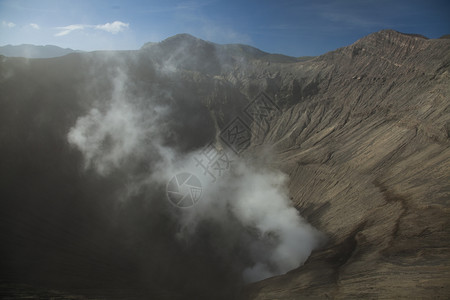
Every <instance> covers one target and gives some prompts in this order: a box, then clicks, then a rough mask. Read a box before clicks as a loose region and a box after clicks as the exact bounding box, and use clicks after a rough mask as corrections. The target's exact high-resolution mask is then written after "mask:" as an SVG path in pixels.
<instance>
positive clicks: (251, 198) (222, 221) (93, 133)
mask: <svg viewBox="0 0 450 300" xmlns="http://www.w3.org/2000/svg"><path fill="white" fill-rule="evenodd" d="M127 85H128V80H127V78H126V76H125V75H124V74H123V73H119V75H118V76H116V77H115V79H114V92H113V95H112V99H111V101H110V103H109V104H108V106H107V107H106V109H104V110H103V111H102V110H101V109H99V108H94V109H92V110H91V111H90V112H89V113H88V114H87V115H85V116H82V117H80V118H79V119H78V120H77V121H76V124H75V125H74V126H73V127H72V128H71V130H70V132H69V133H68V141H69V142H70V144H72V145H73V146H75V147H76V148H78V149H79V150H80V151H81V152H82V153H83V156H84V159H85V162H86V167H93V168H95V170H97V171H98V172H99V173H100V174H103V175H107V174H108V173H109V172H111V171H113V170H114V169H116V168H121V167H122V166H123V165H124V164H126V163H127V162H128V161H129V160H133V159H136V157H138V158H139V157H143V156H145V155H146V153H148V152H149V151H148V149H150V148H151V149H153V151H156V153H157V154H158V161H157V163H155V162H154V165H153V166H151V168H150V171H149V174H147V175H146V178H145V180H140V181H139V182H138V183H135V184H139V185H161V184H165V183H166V182H167V181H168V180H169V179H170V178H171V177H172V176H173V175H175V174H177V173H178V172H179V171H188V172H191V173H193V174H196V175H198V177H199V178H200V179H201V181H202V186H203V191H204V192H203V197H202V199H201V200H200V201H199V202H198V204H197V205H195V206H194V207H192V208H190V209H184V210H182V211H181V212H178V213H177V220H176V222H179V223H180V225H181V229H180V232H179V236H178V237H179V238H182V239H187V240H189V239H191V238H192V237H195V235H196V227H197V225H198V224H200V223H201V222H202V221H205V220H208V221H212V222H215V223H217V224H219V225H220V226H221V227H222V228H223V231H224V232H227V226H230V224H231V222H233V224H236V223H237V224H238V225H239V226H240V227H241V228H242V230H243V231H245V232H247V236H248V237H249V238H247V239H246V244H242V245H240V246H241V247H242V248H245V249H246V251H247V252H248V254H249V256H250V261H249V262H248V263H247V264H246V265H245V266H244V267H242V272H243V274H242V276H243V279H244V280H245V281H246V282H253V281H257V280H261V279H264V278H267V277H270V276H274V275H278V274H283V273H285V272H287V271H289V270H291V269H294V268H297V267H299V266H300V265H301V264H303V263H304V261H305V260H306V259H307V258H308V256H309V255H310V253H311V251H312V250H313V249H315V248H316V247H317V246H319V244H320V242H321V235H320V233H319V232H318V231H317V230H315V229H314V228H313V227H312V226H310V225H309V224H307V223H306V222H305V221H304V220H303V218H302V217H301V216H300V215H299V213H298V212H297V210H296V209H295V208H294V207H293V206H292V205H291V203H290V200H289V197H288V190H287V181H288V177H287V175H285V174H284V173H282V172H280V171H278V170H273V169H269V168H267V167H264V166H258V165H255V164H249V163H247V162H245V161H244V160H243V159H240V158H234V162H233V166H232V169H231V170H230V171H229V172H228V173H226V174H224V175H223V176H222V177H219V178H218V179H217V182H215V183H211V181H210V180H209V178H207V177H205V176H202V171H201V169H198V168H197V167H196V166H195V163H194V161H193V159H192V158H193V156H196V155H199V152H191V153H177V151H176V150H174V149H172V148H168V147H167V146H165V145H163V144H162V142H161V135H162V133H161V130H162V129H161V128H160V127H159V126H158V125H157V124H160V123H159V122H157V120H161V119H164V117H165V116H166V115H167V114H165V113H163V112H166V108H165V107H161V106H159V105H158V104H157V103H156V102H155V101H153V102H152V100H151V99H145V101H146V102H147V104H148V102H150V103H151V105H147V106H146V107H152V108H151V109H149V110H147V111H145V110H142V109H141V107H139V105H138V104H136V102H135V101H131V100H130V98H128V97H127V88H126V87H127ZM131 177H132V176H131ZM161 201H163V200H161ZM164 201H165V199H164ZM173 209H174V210H176V209H177V208H173ZM232 238H233V237H231V239H232ZM230 242H236V241H230Z"/></svg>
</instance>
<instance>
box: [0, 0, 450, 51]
mask: <svg viewBox="0 0 450 300" xmlns="http://www.w3.org/2000/svg"><path fill="white" fill-rule="evenodd" d="M0 22H1V24H0V45H6V44H13V45H18V44H36V45H47V44H52V45H57V46H60V47H64V48H65V47H68V48H72V49H78V50H88V51H90V50H110V49H115V50H116V49H117V50H119V49H138V48H140V47H141V46H142V45H143V44H144V43H146V42H149V41H153V42H157V41H160V40H162V39H165V38H167V37H169V36H172V35H174V34H177V33H190V34H192V35H194V36H197V37H199V38H202V39H205V40H209V41H213V42H217V43H244V44H249V45H252V46H255V47H257V48H260V49H261V50H264V51H267V52H272V53H283V54H287V55H292V56H304V55H319V54H323V53H325V52H327V51H331V50H334V49H336V48H339V47H342V46H346V45H349V44H351V43H353V42H354V41H356V40H357V39H359V38H361V37H363V36H365V35H367V34H369V33H372V32H375V31H378V30H381V29H386V28H392V29H395V30H398V31H401V32H408V33H419V34H423V35H425V36H428V37H430V38H437V37H440V36H442V35H444V34H448V33H450V1H448V0H447V1H437V0H427V1H415V0H411V1H404V0H399V1H383V0H379V1H375V0H363V1H355V0H340V1H339V0H335V1H320V0H319V1H292V0H279V1H275V0H272V1H269V0H259V1H256V0H255V1H253V0H249V1H245V0H242V1H235V0H230V1H215V0H204V1H203V0H193V1H171V0H166V1H162V0H161V1H152V0H150V1H143V0H142V1H132V0H128V1H121V0H110V1H105V0H98V1H94V0H75V1H74V0H70V1H67V0H39V1H30V0H29V1H26V0H0Z"/></svg>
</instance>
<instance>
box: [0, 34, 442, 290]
mask: <svg viewBox="0 0 450 300" xmlns="http://www.w3.org/2000/svg"><path fill="white" fill-rule="evenodd" d="M449 69H450V40H448V39H437V40H432V39H426V38H424V37H420V36H414V35H406V34H401V33H398V32H395V31H392V30H384V31H380V32H378V33H374V34H371V35H369V36H367V37H365V38H363V39H361V40H359V41H357V42H356V43H354V44H353V45H350V46H348V47H344V48H341V49H338V50H336V51H333V52H330V53H327V54H325V55H322V56H319V57H316V58H311V59H307V60H302V59H297V58H291V57H286V56H282V55H272V54H267V53H265V52H263V51H260V50H258V49H255V48H252V47H249V46H245V45H217V44H213V43H209V42H205V41H202V40H200V39H196V38H194V37H192V36H189V35H177V36H174V37H172V38H169V39H167V40H165V41H163V42H161V43H155V44H147V45H145V46H144V47H143V48H142V49H141V50H139V51H123V52H95V53H80V54H78V53H76V54H70V55H67V56H65V57H60V58H53V59H41V60H25V59H20V58H5V57H2V58H1V61H0V76H1V77H0V95H1V96H0V105H1V109H0V129H1V130H0V141H1V145H2V147H1V148H0V155H1V157H2V160H1V162H0V163H1V168H0V178H1V181H0V187H1V190H2V191H3V195H4V197H1V198H2V200H1V202H0V206H1V207H0V220H1V222H2V226H1V234H2V249H1V251H2V255H1V257H2V260H1V265H0V269H1V270H2V277H1V279H2V280H6V281H7V282H13V283H27V284H31V285H33V286H38V287H41V286H42V287H49V288H52V289H53V288H62V289H69V290H73V289H74V290H75V292H77V293H81V294H86V295H91V296H92V295H94V296H96V297H101V296H102V295H104V296H105V297H112V295H113V294H114V293H117V290H121V292H120V294H121V295H122V294H123V295H124V296H123V298H132V297H135V298H139V297H141V298H148V297H153V298H160V299H193V298H196V299H201V298H204V299H233V298H238V297H241V298H245V299H293V298H294V299H297V298H306V299H308V298H319V299H323V298H327V297H329V298H342V299H349V298H354V299H361V298H363V297H368V298H386V299H391V298H398V297H408V298H411V297H419V298H420V297H424V298H427V297H431V298H439V297H441V298H445V297H446V295H448V294H449V292H450V291H449V286H448V284H447V282H448V281H449V279H450V266H449V255H448V253H449V252H448V250H449V242H448V241H449V237H450V234H449V231H448V230H449V228H450V226H449V224H448V222H449V221H448V220H449V219H450V218H449V208H448V201H449V185H448V182H449V179H450V178H449V174H450V165H449V162H450V161H449V160H450V150H449V135H450V134H449V132H450V115H449V101H448V100H449V98H450V97H449V95H450V90H449V89H450V88H449V86H450V85H449V83H450V78H449V76H450V75H449V71H450V70H449ZM261 92H264V93H266V94H267V95H269V96H270V97H271V98H272V99H273V101H274V102H275V103H276V104H277V105H278V107H279V108H280V111H281V113H280V114H279V115H274V116H272V117H271V119H270V121H269V122H268V123H267V124H266V125H267V126H265V127H258V126H257V124H250V126H252V129H253V135H252V141H251V143H250V146H249V147H248V148H247V149H246V150H245V151H244V152H243V153H242V154H241V156H242V157H244V158H250V160H251V158H254V157H257V156H259V155H260V154H261V153H270V154H267V155H268V156H266V157H265V160H263V162H264V166H263V167H269V166H270V168H273V169H280V170H282V171H284V172H285V173H286V174H288V175H289V198H290V199H291V200H292V204H293V205H294V206H295V207H296V208H297V209H298V211H299V212H300V214H301V215H302V216H303V217H305V218H306V220H307V221H308V222H309V223H310V224H312V225H313V226H314V227H315V228H317V229H319V230H320V231H321V232H323V233H324V234H325V235H326V236H327V241H326V244H325V245H323V246H322V248H320V249H317V250H316V251H314V252H313V253H312V255H311V256H310V257H309V259H308V260H307V261H306V263H305V264H304V265H303V266H301V267H299V268H297V269H295V270H293V271H291V272H289V273H287V274H285V275H281V276H277V277H274V278H270V279H266V280H264V281H261V282H257V283H254V284H251V285H248V286H245V287H244V288H243V281H242V278H241V274H242V271H243V269H245V268H247V267H249V266H251V265H252V260H251V254H252V253H251V252H252V250H251V249H250V248H249V247H248V243H249V242H253V241H254V240H255V239H258V238H260V239H261V240H262V241H263V242H262V243H264V239H268V241H269V243H274V242H277V233H276V232H275V233H274V234H272V235H271V234H269V235H268V236H264V235H261V234H260V233H258V231H257V230H256V229H255V228H253V227H252V226H243V225H242V224H241V223H239V218H238V217H237V216H236V215H233V213H232V212H230V211H227V215H226V216H227V217H226V218H225V219H223V220H226V222H225V221H223V220H222V221H223V222H218V221H217V220H216V219H214V218H215V216H216V215H217V214H219V213H217V212H214V211H210V214H208V216H210V217H209V218H204V220H203V221H202V222H200V224H198V227H197V229H196V231H195V235H193V237H191V239H190V240H189V243H184V242H183V241H181V242H180V239H179V232H180V227H183V226H181V225H182V224H181V223H179V219H180V218H181V216H182V213H179V212H178V211H177V210H176V209H175V208H174V207H173V206H171V205H170V204H168V201H167V200H166V199H165V194H164V189H165V185H164V184H162V185H161V184H152V185H148V184H147V185H144V184H142V182H145V181H146V180H145V179H146V178H148V174H149V173H152V172H153V168H157V166H160V165H161V161H164V157H163V155H161V153H160V152H158V151H159V150H160V149H161V148H164V149H170V152H171V153H175V154H176V156H182V155H185V154H187V153H190V152H192V151H196V150H198V149H201V148H202V147H204V146H205V145H208V144H209V143H210V142H211V141H216V142H217V143H219V142H220V141H219V139H218V138H217V133H218V132H220V130H221V129H223V128H224V127H225V126H226V125H227V124H229V122H230V121H231V120H233V118H234V117H236V116H240V115H241V114H242V111H243V109H244V108H245V107H246V105H247V104H248V103H249V102H250V101H251V100H252V99H254V97H255V96H257V95H258V94H259V93H261ZM152 120H155V121H152ZM74 128H75V129H79V131H76V130H75V131H74ZM153 128H157V131H156V132H155V130H154V129H153ZM79 132H81V133H83V135H77V133H79ZM70 133H72V134H70ZM123 133H124V134H123ZM156 133H157V134H156ZM80 137H82V138H80ZM83 141H88V143H83ZM136 141H138V142H136ZM155 141H157V143H158V147H153V146H152V145H154V143H155ZM74 145H76V146H78V148H77V147H74ZM223 146H224V145H223ZM268 149H270V151H269V150H268ZM85 166H87V168H85ZM267 186H270V184H268V185H267ZM234 188H235V186H233V189H234ZM219 195H222V194H219ZM223 195H233V191H232V190H227V189H226V187H224V190H223ZM223 198H225V196H223V197H222V196H220V197H218V199H219V202H218V203H223V201H224V199H223ZM220 201H222V202H220ZM255 203H257V202H255ZM218 207H219V208H220V206H218ZM193 209H195V207H194V208H193ZM253 209H254V210H258V207H253ZM276 213H277V212H274V214H270V215H269V214H267V219H270V217H273V216H274V215H276ZM180 224H181V225H180ZM177 237H178V238H177ZM288 242H289V241H288ZM296 242H297V241H293V243H294V244H295V243H296ZM305 243H306V242H305ZM44 270H45V271H44ZM131 290H132V291H131ZM111 291H116V292H111ZM11 293H12V292H11ZM121 297H122V296H121Z"/></svg>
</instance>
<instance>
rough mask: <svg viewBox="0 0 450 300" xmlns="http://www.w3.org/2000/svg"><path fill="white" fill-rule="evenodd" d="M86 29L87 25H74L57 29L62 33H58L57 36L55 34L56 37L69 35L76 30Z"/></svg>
mask: <svg viewBox="0 0 450 300" xmlns="http://www.w3.org/2000/svg"><path fill="white" fill-rule="evenodd" d="M85 27H86V25H82V24H74V25H69V26H64V27H57V29H59V30H61V31H60V32H58V33H57V34H55V36H63V35H67V34H69V33H71V32H72V31H74V30H81V29H84V28H85Z"/></svg>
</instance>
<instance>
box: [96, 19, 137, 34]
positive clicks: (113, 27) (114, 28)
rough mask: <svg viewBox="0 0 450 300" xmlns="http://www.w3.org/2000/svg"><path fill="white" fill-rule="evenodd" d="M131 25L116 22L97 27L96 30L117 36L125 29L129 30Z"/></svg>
mask: <svg viewBox="0 0 450 300" xmlns="http://www.w3.org/2000/svg"><path fill="white" fill-rule="evenodd" d="M129 25H130V24H128V23H123V22H120V21H115V22H112V23H106V24H103V25H96V26H95V29H100V30H104V31H107V32H110V33H112V34H116V33H118V32H121V31H123V30H124V29H125V28H128V26H129Z"/></svg>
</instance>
